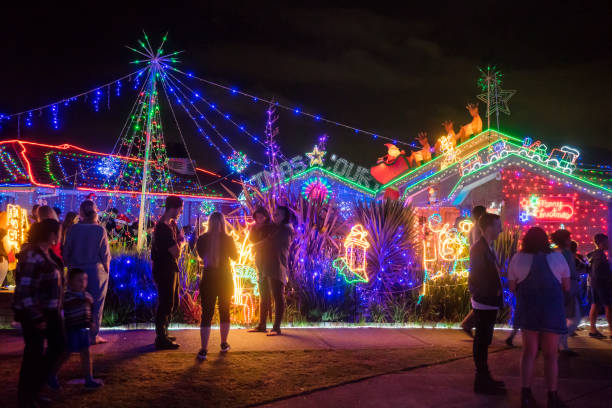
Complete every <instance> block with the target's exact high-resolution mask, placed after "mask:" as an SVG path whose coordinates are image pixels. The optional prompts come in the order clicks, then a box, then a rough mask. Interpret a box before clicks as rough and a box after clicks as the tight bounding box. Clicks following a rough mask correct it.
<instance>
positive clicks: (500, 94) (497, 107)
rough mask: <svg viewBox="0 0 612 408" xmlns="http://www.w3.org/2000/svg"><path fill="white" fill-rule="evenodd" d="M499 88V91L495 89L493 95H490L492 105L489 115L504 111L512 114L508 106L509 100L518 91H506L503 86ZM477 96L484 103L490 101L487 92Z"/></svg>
mask: <svg viewBox="0 0 612 408" xmlns="http://www.w3.org/2000/svg"><path fill="white" fill-rule="evenodd" d="M498 89H499V90H498V91H497V92H495V91H492V92H491V95H490V97H491V106H489V112H488V115H489V116H490V115H492V114H494V113H495V112H502V113H505V114H506V115H508V116H510V108H509V107H508V101H509V100H510V98H512V97H513V96H514V94H515V93H516V91H515V90H509V91H504V90H503V89H501V88H498ZM476 97H477V98H478V99H480V100H481V101H483V102H484V103H488V102H489V101H488V99H487V94H486V93H482V94H480V95H476Z"/></svg>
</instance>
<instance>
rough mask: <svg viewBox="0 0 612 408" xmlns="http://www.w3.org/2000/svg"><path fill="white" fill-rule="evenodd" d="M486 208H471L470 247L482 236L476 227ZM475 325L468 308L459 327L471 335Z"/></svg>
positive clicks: (472, 313)
mask: <svg viewBox="0 0 612 408" xmlns="http://www.w3.org/2000/svg"><path fill="white" fill-rule="evenodd" d="M486 212H487V209H486V208H485V207H484V206H482V205H477V206H475V207H474V208H472V222H473V225H472V229H471V230H470V232H469V236H468V240H469V244H470V248H471V247H472V245H474V244H475V243H476V242H478V240H479V239H480V237H481V236H482V234H481V232H480V228H479V227H478V220H479V219H480V217H482V216H483V214H486ZM475 325H476V318H475V317H474V310H473V309H472V310H470V311H469V312H468V314H467V315H466V316H465V318H464V319H463V321H462V322H461V329H463V331H464V332H466V333H467V335H468V336H470V337H472V336H473V334H472V329H473V328H474V326H475Z"/></svg>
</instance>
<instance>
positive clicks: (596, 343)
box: [0, 328, 612, 408]
mask: <svg viewBox="0 0 612 408" xmlns="http://www.w3.org/2000/svg"><path fill="white" fill-rule="evenodd" d="M581 333H582V335H580V336H578V337H575V338H571V339H570V345H571V346H572V347H574V348H576V349H577V350H578V351H579V352H580V356H579V357H576V358H567V357H561V359H560V373H561V396H562V398H563V399H564V400H565V401H569V402H570V406H577V407H581V408H587V407H610V406H612V405H611V404H612V403H611V401H612V340H595V339H590V338H588V337H586V336H585V334H586V331H582V332H581ZM172 334H174V335H176V337H177V341H178V342H179V343H180V344H181V350H182V351H187V352H193V353H196V352H197V350H198V349H199V331H198V330H197V329H196V330H175V331H173V332H172ZM507 334H508V332H507V331H502V330H497V331H496V332H495V339H494V345H495V346H502V345H503V340H504V339H505V337H506V336H507ZM103 335H104V337H106V338H107V339H108V340H109V343H108V344H104V345H98V346H95V347H93V348H92V351H93V353H94V354H107V353H108V354H121V353H134V352H146V351H151V350H153V346H152V341H153V337H154V332H153V331H151V330H133V331H121V330H104V331H103ZM230 343H231V344H232V348H233V350H235V351H276V350H317V349H322V350H331V349H349V350H350V349H368V348H382V349H387V348H389V349H391V348H412V347H445V346H457V345H458V344H464V345H466V346H468V347H469V345H470V343H471V340H470V339H469V338H468V337H467V336H466V335H465V334H464V333H463V332H461V331H458V330H446V329H391V328H389V329H385V328H316V329H314V328H294V329H286V330H284V331H283V336H280V337H266V336H265V335H264V334H261V333H247V332H246V330H232V332H231V333H230ZM516 344H517V345H519V346H520V336H519V337H517V339H516ZM218 346H219V335H218V330H214V331H213V335H212V338H211V345H210V347H211V348H213V349H214V348H217V347H218ZM498 348H499V347H498ZM22 350H23V342H22V339H21V336H20V335H19V333H18V332H17V331H0V358H1V356H3V355H19V354H21V352H22ZM519 355H520V348H515V349H506V350H503V351H499V352H497V353H493V354H492V355H491V367H492V371H493V372H494V374H495V376H497V377H499V378H501V379H503V380H504V381H506V384H507V386H508V389H510V390H511V391H512V392H511V394H510V395H508V396H506V397H479V396H476V395H474V393H473V392H472V391H471V389H472V381H473V363H472V361H471V359H470V358H464V359H460V360H457V361H453V362H450V363H446V364H439V365H434V366H430V367H426V368H419V369H413V370H409V371H403V372H399V373H393V374H386V375H382V376H378V377H374V378H370V379H367V380H362V381H357V382H354V383H350V384H345V385H340V386H336V387H332V388H330V389H326V390H321V391H315V392H312V393H308V394H306V395H301V396H297V397H292V398H289V399H285V400H281V401H277V402H275V403H272V404H269V405H266V406H269V407H291V408H295V407H312V406H317V407H319V408H323V407H350V408H361V407H412V406H414V407H420V408H422V407H433V406H436V407H437V406H444V407H490V406H495V407H510V406H513V407H516V406H518V405H519V404H518V395H517V392H518V390H520V384H519V378H518V373H519V367H518V364H519ZM539 364H540V365H539V366H538V371H537V373H536V375H537V377H538V380H537V382H536V384H535V386H534V390H535V392H536V396H537V397H538V399H539V400H540V401H544V395H543V393H544V392H543V390H544V389H545V387H544V384H543V379H542V376H543V373H542V368H541V361H540V363H539Z"/></svg>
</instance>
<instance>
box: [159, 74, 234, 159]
mask: <svg viewBox="0 0 612 408" xmlns="http://www.w3.org/2000/svg"><path fill="white" fill-rule="evenodd" d="M162 78H163V79H164V80H166V81H167V82H168V84H170V91H171V92H173V93H174V92H175V91H178V92H180V94H181V95H182V96H183V98H185V99H187V100H188V101H189V103H190V104H191V106H193V109H194V110H195V111H196V112H197V116H198V117H199V119H201V120H203V121H204V122H206V124H207V125H208V126H209V127H210V128H211V129H212V130H213V132H215V133H216V134H217V136H218V137H219V138H220V139H221V141H222V142H224V143H225V144H226V145H227V146H228V147H229V148H230V151H231V152H234V151H236V149H235V148H234V146H232V144H231V143H230V142H229V141H228V139H227V137H225V136H223V135H222V134H221V133H220V132H219V131H218V130H217V127H216V126H215V125H214V124H213V123H211V122H210V121H209V120H208V119H207V118H206V115H204V114H203V113H202V112H201V111H200V110H199V109H198V108H197V106H195V104H194V103H193V101H192V100H190V99H189V98H188V96H187V94H185V92H183V90H182V89H181V88H180V87H179V86H177V84H176V83H175V82H174V81H172V80H171V79H170V78H168V77H166V76H162ZM195 95H198V94H197V93H195ZM188 114H189V112H188ZM190 116H192V117H193V119H194V120H195V121H196V122H197V120H196V118H195V116H193V115H190ZM198 128H199V126H198Z"/></svg>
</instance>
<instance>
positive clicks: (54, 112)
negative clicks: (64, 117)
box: [51, 105, 59, 129]
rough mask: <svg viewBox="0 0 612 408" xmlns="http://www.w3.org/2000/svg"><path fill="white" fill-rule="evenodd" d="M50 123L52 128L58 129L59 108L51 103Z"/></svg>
mask: <svg viewBox="0 0 612 408" xmlns="http://www.w3.org/2000/svg"><path fill="white" fill-rule="evenodd" d="M51 125H52V126H53V129H59V108H58V107H57V105H51Z"/></svg>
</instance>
